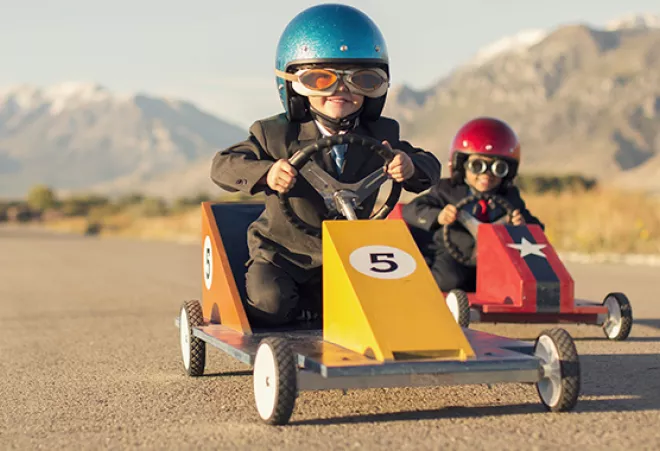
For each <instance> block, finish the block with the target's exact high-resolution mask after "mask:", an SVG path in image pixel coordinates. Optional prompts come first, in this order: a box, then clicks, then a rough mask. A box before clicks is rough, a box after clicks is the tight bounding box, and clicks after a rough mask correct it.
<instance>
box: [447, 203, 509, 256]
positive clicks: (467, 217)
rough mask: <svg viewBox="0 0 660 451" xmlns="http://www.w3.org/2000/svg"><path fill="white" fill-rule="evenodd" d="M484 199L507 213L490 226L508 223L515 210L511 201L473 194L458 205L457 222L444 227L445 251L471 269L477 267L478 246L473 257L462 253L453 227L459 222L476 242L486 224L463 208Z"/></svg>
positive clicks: (473, 252)
mask: <svg viewBox="0 0 660 451" xmlns="http://www.w3.org/2000/svg"><path fill="white" fill-rule="evenodd" d="M482 199H483V200H485V201H486V202H488V203H490V201H492V202H493V203H494V204H495V205H498V206H500V207H502V208H503V209H504V210H505V211H506V214H505V215H503V216H502V217H501V218H499V219H498V220H497V221H494V222H491V223H489V224H506V223H508V222H509V218H510V217H511V215H512V214H513V210H514V208H513V206H512V205H511V204H510V203H509V201H507V200H506V199H505V198H504V197H502V196H499V195H497V194H472V195H470V196H467V197H464V198H463V199H461V200H460V201H459V202H458V203H457V204H456V210H458V214H457V215H456V221H455V222H453V223H452V224H449V225H446V226H444V227H443V230H442V239H443V242H444V245H445V249H447V252H449V255H451V256H452V257H453V258H454V260H456V261H457V262H459V263H462V264H463V265H465V266H469V267H474V266H476V265H477V247H476V246H475V247H474V250H473V251H472V255H465V253H464V252H463V251H461V250H460V249H459V247H458V246H457V245H456V244H455V243H454V242H453V241H452V234H451V230H452V228H453V227H452V226H453V225H454V224H456V222H458V223H459V224H461V225H462V226H463V227H465V230H467V231H468V232H469V233H470V235H472V237H473V238H474V240H475V242H476V240H477V233H478V232H479V225H481V224H486V223H484V222H481V221H479V220H478V219H477V218H475V217H474V216H472V215H471V214H470V213H468V212H467V211H465V210H464V209H463V207H465V206H466V205H468V204H470V203H472V202H476V201H479V200H482Z"/></svg>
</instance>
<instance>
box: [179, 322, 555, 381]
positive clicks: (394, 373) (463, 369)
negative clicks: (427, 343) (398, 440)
mask: <svg viewBox="0 0 660 451" xmlns="http://www.w3.org/2000/svg"><path fill="white" fill-rule="evenodd" d="M175 324H176V326H177V327H178V326H179V320H178V318H177V319H176V320H175ZM192 332H193V335H194V336H195V337H198V338H200V339H201V340H203V341H204V342H206V343H208V344H210V345H211V346H214V347H216V348H218V349H220V350H222V351H224V352H225V353H227V354H229V355H230V356H232V357H234V358H236V359H237V360H239V361H241V362H243V363H245V364H248V365H252V364H253V363H254V357H255V355H256V351H257V347H258V346H259V343H260V341H261V340H262V339H264V338H266V337H271V336H279V337H283V338H286V339H287V340H288V341H289V342H290V343H291V345H292V349H293V351H294V352H295V354H296V356H297V359H298V368H299V371H298V389H299V390H332V389H343V390H348V389H364V388H383V387H420V386H439V385H469V384H496V383H536V382H538V381H539V380H541V379H542V378H543V376H544V374H545V373H546V370H545V368H544V365H543V364H542V362H541V361H540V359H538V358H537V357H535V356H534V346H533V344H532V343H528V342H523V341H516V340H511V339H507V338H503V337H499V336H496V335H491V334H488V333H485V332H480V331H475V330H470V329H463V332H464V333H465V335H466V337H467V338H468V340H469V341H470V344H471V345H472V347H473V349H474V350H475V353H476V355H477V356H476V358H472V359H467V360H464V361H463V360H455V359H453V360H448V359H438V358H414V357H413V358H410V357H408V358H406V359H404V360H396V361H385V362H380V361H377V360H374V359H370V358H368V357H365V356H364V355H362V354H358V353H356V352H353V351H350V350H348V349H346V348H343V347H341V346H337V345H335V344H333V343H329V342H327V341H324V340H323V338H322V331H321V330H307V331H305V330H298V331H263V332H257V333H253V334H249V335H248V334H245V335H244V334H242V333H240V332H236V331H234V330H233V329H230V328H228V327H226V326H223V325H220V324H207V325H204V326H200V327H194V328H193V330H192Z"/></svg>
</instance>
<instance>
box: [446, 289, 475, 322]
mask: <svg viewBox="0 0 660 451" xmlns="http://www.w3.org/2000/svg"><path fill="white" fill-rule="evenodd" d="M445 300H446V302H447V307H449V311H450V312H451V314H452V315H453V316H454V319H455V320H456V322H457V323H458V325H459V326H461V327H470V303H469V301H468V296H467V293H465V291H463V290H451V291H450V292H449V293H447V298H446V299H445Z"/></svg>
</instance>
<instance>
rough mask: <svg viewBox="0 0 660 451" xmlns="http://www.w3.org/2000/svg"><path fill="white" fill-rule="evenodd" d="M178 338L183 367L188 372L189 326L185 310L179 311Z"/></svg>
mask: <svg viewBox="0 0 660 451" xmlns="http://www.w3.org/2000/svg"><path fill="white" fill-rule="evenodd" d="M179 338H180V341H181V356H182V357H183V366H184V367H185V369H186V370H188V369H189V368H190V324H189V322H188V313H187V312H186V309H185V308H182V309H181V315H180V318H179Z"/></svg>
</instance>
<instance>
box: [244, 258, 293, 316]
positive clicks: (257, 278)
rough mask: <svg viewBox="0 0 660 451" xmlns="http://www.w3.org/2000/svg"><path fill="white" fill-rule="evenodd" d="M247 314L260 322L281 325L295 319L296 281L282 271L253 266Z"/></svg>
mask: <svg viewBox="0 0 660 451" xmlns="http://www.w3.org/2000/svg"><path fill="white" fill-rule="evenodd" d="M246 282H247V286H246V288H247V297H248V312H249V314H251V316H253V317H255V319H258V320H259V322H263V323H266V324H268V325H280V324H286V323H288V322H291V321H292V320H293V318H294V317H295V313H296V306H297V304H298V293H297V289H296V286H295V282H294V281H293V279H291V278H290V277H288V276H287V275H286V274H284V273H283V271H282V270H281V269H280V268H277V267H274V266H270V265H268V264H263V263H254V264H253V265H251V266H250V268H249V269H248V273H247V277H246Z"/></svg>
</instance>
